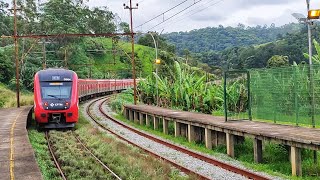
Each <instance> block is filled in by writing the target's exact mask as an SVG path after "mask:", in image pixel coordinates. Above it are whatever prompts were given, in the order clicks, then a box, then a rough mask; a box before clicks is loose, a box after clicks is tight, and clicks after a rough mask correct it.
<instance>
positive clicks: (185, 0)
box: [135, 0, 201, 28]
mask: <svg viewBox="0 0 320 180" xmlns="http://www.w3.org/2000/svg"><path fill="white" fill-rule="evenodd" d="M187 1H188V0H184V1H182V2H181V3H179V4H177V5H175V6H174V7H172V8H170V9H168V10H166V11H165V12H162V13H160V14H159V15H157V16H155V17H153V18H151V19H150V20H148V21H146V22H144V23H142V24H140V25H139V26H137V27H135V28H138V27H140V26H143V25H145V24H147V23H149V22H150V21H153V20H154V19H156V18H158V17H160V16H162V15H164V14H165V13H167V12H169V11H171V10H173V9H175V8H176V7H178V6H180V5H181V4H183V3H185V2H187ZM200 1H201V0H200ZM195 3H196V2H195Z"/></svg>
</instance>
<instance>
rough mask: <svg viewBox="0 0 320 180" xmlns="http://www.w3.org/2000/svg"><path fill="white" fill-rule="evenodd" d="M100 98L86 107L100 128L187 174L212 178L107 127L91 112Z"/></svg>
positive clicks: (201, 177)
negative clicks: (160, 154)
mask: <svg viewBox="0 0 320 180" xmlns="http://www.w3.org/2000/svg"><path fill="white" fill-rule="evenodd" d="M100 99H103V98H100ZM100 99H96V100H94V101H92V102H91V103H90V104H89V105H88V106H87V108H86V112H87V114H88V115H89V117H90V118H91V119H92V120H93V121H94V122H95V123H96V124H97V125H98V126H99V127H100V128H102V129H103V130H105V131H107V132H109V133H111V134H113V135H115V136H116V137H118V138H119V139H121V140H123V141H125V142H127V143H129V144H131V145H133V146H136V147H138V148H140V149H142V150H144V151H145V152H147V153H148V154H150V155H152V156H154V157H157V158H160V159H162V160H164V161H166V162H168V163H170V164H171V165H173V166H174V167H176V168H178V169H180V170H181V171H183V172H185V173H187V174H193V175H196V176H198V177H199V179H210V178H209V177H206V176H203V175H201V174H199V173H197V172H194V171H192V170H191V169H188V168H185V167H183V166H181V165H179V164H177V163H175V162H173V161H171V160H170V159H168V158H165V157H162V156H159V155H157V154H156V153H154V152H152V151H150V150H148V149H146V148H144V147H142V146H140V145H138V144H137V143H135V142H133V141H130V140H128V139H126V138H124V137H123V136H121V135H119V134H118V133H116V132H115V131H113V130H112V129H110V128H108V127H105V126H104V125H103V124H101V123H100V122H99V120H97V118H96V117H95V116H94V115H93V114H92V113H91V111H90V109H91V107H92V105H93V104H94V103H96V102H97V101H99V100H100Z"/></svg>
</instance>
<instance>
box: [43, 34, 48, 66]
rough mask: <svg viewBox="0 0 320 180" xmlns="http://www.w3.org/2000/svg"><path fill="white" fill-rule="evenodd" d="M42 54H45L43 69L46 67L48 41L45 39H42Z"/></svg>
mask: <svg viewBox="0 0 320 180" xmlns="http://www.w3.org/2000/svg"><path fill="white" fill-rule="evenodd" d="M42 55H43V60H42V69H46V67H47V65H46V61H47V60H46V42H45V39H43V41H42Z"/></svg>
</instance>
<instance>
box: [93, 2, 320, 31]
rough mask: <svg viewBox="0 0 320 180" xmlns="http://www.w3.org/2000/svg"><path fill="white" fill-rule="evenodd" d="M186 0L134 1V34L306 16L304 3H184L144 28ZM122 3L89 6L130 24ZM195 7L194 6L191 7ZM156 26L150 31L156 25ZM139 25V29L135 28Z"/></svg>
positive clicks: (284, 20) (284, 21)
mask: <svg viewBox="0 0 320 180" xmlns="http://www.w3.org/2000/svg"><path fill="white" fill-rule="evenodd" d="M183 1H185V0H133V1H132V2H133V4H134V5H135V4H136V3H139V7H138V9H135V10H133V15H134V17H133V20H134V27H136V28H135V31H136V30H140V31H144V32H146V31H148V30H152V31H158V32H161V31H162V30H163V29H164V32H172V31H190V30H192V29H199V28H205V27H213V26H215V27H216V26H218V25H220V24H221V25H223V26H237V25H238V24H239V23H242V24H245V25H246V26H256V25H264V24H267V25H268V26H269V25H270V24H271V23H275V25H276V26H281V25H284V24H287V23H290V22H296V20H295V18H293V17H292V16H291V14H292V13H294V12H298V13H302V14H305V15H306V14H307V10H306V9H307V8H306V1H305V0H187V1H186V2H184V3H183V4H181V5H180V6H178V7H177V8H175V9H173V10H171V11H169V12H167V13H165V14H163V15H161V16H160V17H158V18H156V19H155V20H153V21H151V22H149V23H147V24H145V25H143V26H139V25H140V24H143V23H144V22H146V21H148V20H150V19H151V18H153V17H155V16H157V15H160V14H161V13H163V12H165V11H166V10H168V9H170V8H172V7H174V6H175V5H177V4H179V3H181V2H183ZM123 3H126V4H128V3H129V2H128V0H104V1H102V0H89V2H87V4H88V5H89V6H107V7H109V9H110V10H111V11H113V12H114V13H117V14H118V16H119V17H120V18H121V20H122V21H125V22H128V23H129V22H130V21H129V10H124V8H123ZM192 4H194V5H193V6H191V5H192ZM188 6H191V7H190V8H188V9H186V10H185V11H183V12H181V13H180V14H178V15H176V16H174V17H172V18H171V19H170V20H168V21H166V22H163V20H166V19H167V18H170V17H171V16H173V15H174V14H176V13H178V12H179V11H182V10H183V9H185V8H187V7H188ZM311 9H320V0H311ZM161 22H163V23H162V24H160V25H159V26H157V27H155V28H153V29H151V28H152V27H154V26H155V25H157V24H159V23H161ZM137 26H139V27H137Z"/></svg>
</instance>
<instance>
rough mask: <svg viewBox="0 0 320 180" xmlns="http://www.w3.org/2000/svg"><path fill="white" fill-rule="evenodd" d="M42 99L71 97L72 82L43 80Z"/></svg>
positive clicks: (41, 84)
mask: <svg viewBox="0 0 320 180" xmlns="http://www.w3.org/2000/svg"><path fill="white" fill-rule="evenodd" d="M40 86H41V97H42V99H70V96H71V86H72V82H41V83H40Z"/></svg>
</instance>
